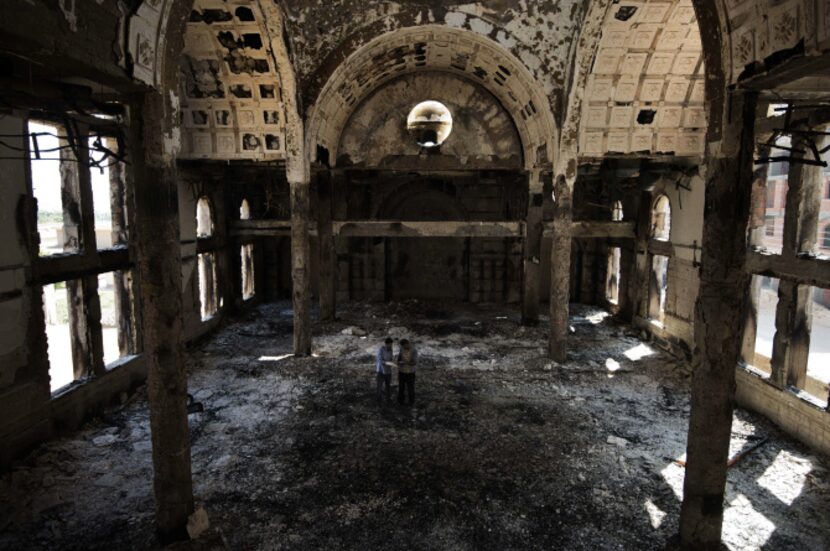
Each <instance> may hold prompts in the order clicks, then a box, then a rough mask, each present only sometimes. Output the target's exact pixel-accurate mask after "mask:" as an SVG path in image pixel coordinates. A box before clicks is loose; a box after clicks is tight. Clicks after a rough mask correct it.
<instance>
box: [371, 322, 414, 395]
mask: <svg viewBox="0 0 830 551" xmlns="http://www.w3.org/2000/svg"><path fill="white" fill-rule="evenodd" d="M393 343H394V341H393V340H392V339H391V338H387V339H386V340H385V341H384V343H383V346H381V347H380V348H379V349H378V353H377V358H376V363H375V371H376V373H377V399H378V402H379V403H383V402H384V396H385V398H386V401H387V402H388V401H390V400H391V399H392V389H391V385H392V371H393V369H394V368H395V367H397V368H398V403H399V404H403V403H404V401H405V400H404V397H406V398H407V400H406V402H408V403H409V405H415V369H416V366H417V365H418V351H417V350H415V347H413V346H412V343H410V342H409V341H408V340H406V339H402V340H401V346H400V348H399V349H398V354H397V356H396V355H394V353H393V350H392V344H393ZM404 394H406V396H404Z"/></svg>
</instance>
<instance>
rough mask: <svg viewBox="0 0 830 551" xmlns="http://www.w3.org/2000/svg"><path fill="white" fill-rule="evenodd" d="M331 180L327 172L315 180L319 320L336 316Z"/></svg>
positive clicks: (335, 261) (335, 265) (335, 268)
mask: <svg viewBox="0 0 830 551" xmlns="http://www.w3.org/2000/svg"><path fill="white" fill-rule="evenodd" d="M331 196H332V179H331V176H330V174H328V173H327V172H325V173H321V174H320V175H319V177H318V180H317V235H318V241H319V246H320V319H321V320H325V321H333V320H334V318H335V316H336V314H337V283H336V281H337V252H336V251H335V245H334V228H333V224H332V200H331Z"/></svg>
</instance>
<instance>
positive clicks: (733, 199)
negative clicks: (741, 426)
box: [680, 92, 756, 551]
mask: <svg viewBox="0 0 830 551" xmlns="http://www.w3.org/2000/svg"><path fill="white" fill-rule="evenodd" d="M726 101H728V102H729V103H728V105H727V107H728V116H726V117H724V119H723V123H722V132H721V135H720V141H717V142H715V141H710V143H709V144H708V148H707V159H706V207H705V209H704V225H703V251H702V259H701V276H700V291H699V295H698V300H697V306H696V310H695V344H696V351H695V352H696V353H695V360H694V374H693V377H692V395H691V413H690V416H689V436H688V442H687V459H686V477H685V480H684V485H683V504H682V506H681V511H680V541H681V547H682V548H683V549H687V550H692V549H694V550H695V551H709V550H715V549H719V548H720V538H721V527H722V524H723V497H724V491H725V485H726V470H727V467H726V462H727V459H728V454H729V441H730V437H731V430H732V412H733V407H734V403H733V402H734V394H735V368H736V365H737V362H738V360H739V357H740V352H741V340H742V339H741V337H742V329H741V321H742V316H743V312H744V307H745V305H746V297H747V287H748V284H749V276H748V275H747V274H746V272H745V270H744V262H745V258H746V252H747V224H748V220H749V211H750V200H751V192H752V179H753V170H752V166H753V153H754V151H755V147H754V140H755V132H754V124H755V105H756V96H755V94H754V93H749V92H733V93H731V94H730V95H729V96H728V98H727V99H726Z"/></svg>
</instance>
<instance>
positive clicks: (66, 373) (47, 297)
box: [43, 282, 76, 393]
mask: <svg viewBox="0 0 830 551" xmlns="http://www.w3.org/2000/svg"><path fill="white" fill-rule="evenodd" d="M70 312H71V302H70V300H69V292H68V290H67V285H66V282H61V283H55V284H52V285H46V286H44V287H43V316H44V320H45V321H46V341H47V352H48V358H49V386H50V389H51V391H52V393H54V392H56V391H58V390H60V389H62V388H63V387H65V386H67V385H69V384H71V383H73V382H74V381H75V380H76V377H75V368H74V364H73V361H72V332H71V330H70V326H69V323H70Z"/></svg>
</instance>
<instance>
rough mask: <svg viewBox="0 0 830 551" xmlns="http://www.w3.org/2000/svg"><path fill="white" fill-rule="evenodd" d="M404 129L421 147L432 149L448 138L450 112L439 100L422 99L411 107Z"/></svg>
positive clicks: (450, 119)
mask: <svg viewBox="0 0 830 551" xmlns="http://www.w3.org/2000/svg"><path fill="white" fill-rule="evenodd" d="M406 129H407V130H408V131H409V133H410V134H411V135H412V137H413V138H415V143H417V144H418V145H420V146H421V147H425V148H427V149H432V148H434V147H438V146H439V145H441V144H442V143H444V142H445V141H446V139H447V138H449V136H450V133H451V132H452V114H451V113H450V110H449V109H447V106H446V105H444V104H443V103H441V102H439V101H433V100H429V101H424V102H421V103H419V104H418V105H416V106H415V107H413V108H412V111H410V112H409V116H408V117H407V118H406Z"/></svg>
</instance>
